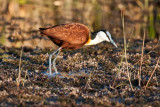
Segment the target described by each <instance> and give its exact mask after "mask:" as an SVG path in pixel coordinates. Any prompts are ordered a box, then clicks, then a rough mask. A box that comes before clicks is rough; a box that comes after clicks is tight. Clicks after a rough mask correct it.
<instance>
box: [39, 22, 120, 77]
mask: <svg viewBox="0 0 160 107" xmlns="http://www.w3.org/2000/svg"><path fill="white" fill-rule="evenodd" d="M40 32H41V35H42V36H47V37H48V38H50V40H51V41H52V42H53V43H55V44H56V45H58V46H59V48H58V49H57V50H56V51H55V52H53V53H52V54H50V55H49V75H50V76H51V75H56V74H59V73H58V71H57V68H56V65H55V61H56V58H57V56H58V54H59V53H60V51H61V49H78V48H81V47H82V46H83V45H96V44H98V43H100V42H103V41H107V42H110V43H112V44H113V45H114V46H115V47H116V48H117V45H116V44H115V42H114V41H113V40H112V37H111V34H110V33H109V32H108V31H105V30H100V31H98V32H94V33H91V32H90V30H89V29H88V27H86V26H85V25H83V24H80V23H69V24H62V25H56V26H52V27H48V28H40ZM91 36H95V37H94V39H91ZM57 52H58V53H57ZM56 53H57V56H56V57H55V58H54V60H53V68H54V70H55V73H53V74H52V70H51V58H52V56H53V55H54V54H56Z"/></svg>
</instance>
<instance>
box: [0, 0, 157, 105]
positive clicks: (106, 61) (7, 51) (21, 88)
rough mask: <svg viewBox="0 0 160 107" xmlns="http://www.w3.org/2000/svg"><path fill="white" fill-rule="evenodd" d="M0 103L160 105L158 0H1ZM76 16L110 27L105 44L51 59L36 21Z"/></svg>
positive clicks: (48, 45) (96, 25)
mask: <svg viewBox="0 0 160 107" xmlns="http://www.w3.org/2000/svg"><path fill="white" fill-rule="evenodd" d="M0 13H1V15H0V106H7V107H8V106H89V107H90V106H142V107H145V106H154V107H157V106H160V84H159V83H160V61H159V60H160V43H159V35H160V32H159V29H160V17H159V16H160V2H159V1H156V0H129V1H127V0H118V1H117V0H80V1H77V0H45V1H43V0H0ZM69 22H79V23H83V24H85V25H87V26H88V27H89V28H90V30H91V31H97V30H100V29H106V30H108V31H109V32H111V34H112V36H113V37H114V40H115V41H116V43H117V46H118V49H115V48H114V47H113V46H111V45H110V44H108V43H106V42H104V43H101V44H98V45H96V46H84V47H82V48H81V49H78V50H63V51H62V52H61V53H60V55H59V56H58V57H57V61H56V63H57V69H58V71H59V72H60V73H61V74H62V75H61V76H55V77H52V78H48V77H47V76H46V75H44V72H47V69H48V56H49V55H48V54H50V53H51V52H53V51H54V49H56V48H57V46H56V45H54V44H53V43H52V42H51V41H50V40H49V39H48V38H44V37H41V36H40V34H39V32H38V29H39V27H47V26H53V25H57V24H62V23H69Z"/></svg>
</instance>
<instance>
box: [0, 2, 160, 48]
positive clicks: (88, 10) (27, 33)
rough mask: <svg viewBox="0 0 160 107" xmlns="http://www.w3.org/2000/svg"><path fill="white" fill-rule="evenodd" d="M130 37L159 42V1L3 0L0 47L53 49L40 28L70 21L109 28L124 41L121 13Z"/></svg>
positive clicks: (94, 27)
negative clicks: (144, 37)
mask: <svg viewBox="0 0 160 107" xmlns="http://www.w3.org/2000/svg"><path fill="white" fill-rule="evenodd" d="M122 10H123V11H124V15H125V33H126V35H127V37H128V38H129V37H130V36H131V32H132V31H133V37H132V38H135V39H141V38H142V36H143V32H144V29H146V30H145V31H146V36H147V37H146V39H148V40H158V39H159V35H160V1H159V0H0V44H3V45H5V46H7V47H13V46H14V47H21V46H22V45H23V46H26V47H31V48H35V47H40V48H45V47H53V45H54V44H53V43H51V42H50V41H49V40H48V39H44V38H42V37H41V36H40V35H39V32H38V29H39V27H47V26H53V25H57V24H64V23H70V22H79V23H83V24H85V25H87V26H88V27H89V28H90V30H91V31H92V32H93V31H97V30H100V29H106V30H108V31H110V32H111V34H112V35H114V37H115V39H118V38H122V23H121V22H122V21H121V11H122Z"/></svg>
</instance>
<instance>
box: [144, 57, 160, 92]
mask: <svg viewBox="0 0 160 107" xmlns="http://www.w3.org/2000/svg"><path fill="white" fill-rule="evenodd" d="M159 60H160V57H159V58H158V60H157V64H156V66H155V67H154V70H153V71H152V74H151V76H150V78H149V80H148V82H147V84H146V86H145V89H146V88H147V87H148V84H149V82H150V81H151V79H152V76H153V74H154V73H155V71H156V69H157V67H158V63H159Z"/></svg>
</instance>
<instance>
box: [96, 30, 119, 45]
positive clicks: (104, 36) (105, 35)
mask: <svg viewBox="0 0 160 107" xmlns="http://www.w3.org/2000/svg"><path fill="white" fill-rule="evenodd" d="M95 39H96V40H97V41H99V42H103V41H107V42H110V43H112V44H113V45H114V46H115V47H116V48H117V45H116V43H115V42H114V41H113V39H112V37H111V34H110V33H109V32H108V31H106V30H101V31H98V32H97V34H96V38H95Z"/></svg>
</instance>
